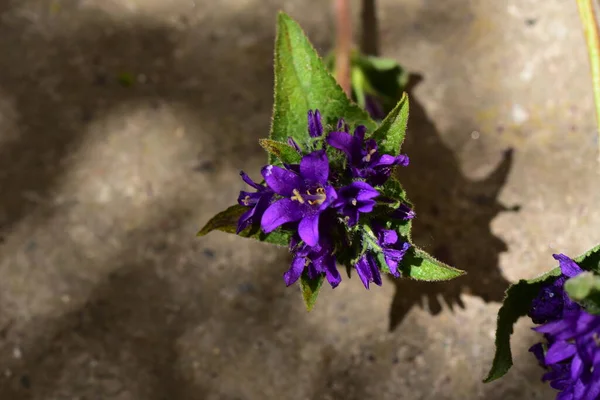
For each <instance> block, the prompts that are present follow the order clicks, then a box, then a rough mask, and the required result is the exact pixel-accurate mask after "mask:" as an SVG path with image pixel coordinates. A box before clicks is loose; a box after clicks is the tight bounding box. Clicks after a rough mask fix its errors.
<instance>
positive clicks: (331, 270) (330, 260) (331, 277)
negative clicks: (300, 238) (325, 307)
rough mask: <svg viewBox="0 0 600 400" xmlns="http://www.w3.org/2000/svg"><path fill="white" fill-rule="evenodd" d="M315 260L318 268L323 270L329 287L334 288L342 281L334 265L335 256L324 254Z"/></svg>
mask: <svg viewBox="0 0 600 400" xmlns="http://www.w3.org/2000/svg"><path fill="white" fill-rule="evenodd" d="M315 262H316V263H318V264H319V267H320V270H321V271H324V272H325V277H326V278H327V282H329V284H330V285H331V287H332V288H336V287H337V286H338V285H339V284H340V282H341V281H342V277H341V276H340V272H339V271H338V269H337V267H336V265H335V257H334V256H333V255H332V254H326V255H325V256H323V257H321V258H319V259H318V260H316V261H315Z"/></svg>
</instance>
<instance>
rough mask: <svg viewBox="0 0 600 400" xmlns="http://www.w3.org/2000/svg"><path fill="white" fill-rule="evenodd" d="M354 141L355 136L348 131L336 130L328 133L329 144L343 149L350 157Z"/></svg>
mask: <svg viewBox="0 0 600 400" xmlns="http://www.w3.org/2000/svg"><path fill="white" fill-rule="evenodd" d="M353 143H354V138H353V137H352V135H350V134H349V133H347V132H340V131H336V132H330V133H329V135H327V144H328V145H330V146H331V147H334V148H336V149H338V150H341V151H343V152H344V153H346V155H347V156H348V157H352V151H353V146H354V144H353Z"/></svg>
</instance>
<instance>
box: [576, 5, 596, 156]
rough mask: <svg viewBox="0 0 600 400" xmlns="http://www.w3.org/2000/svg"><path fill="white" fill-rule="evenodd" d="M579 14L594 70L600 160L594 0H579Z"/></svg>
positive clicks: (593, 81) (593, 80) (593, 86)
mask: <svg viewBox="0 0 600 400" xmlns="http://www.w3.org/2000/svg"><path fill="white" fill-rule="evenodd" d="M577 7H578V8H579V16H580V18H581V22H582V24H583V31H584V34H585V41H586V44H587V50H588V55H589V58H590V67H591V71H592V89H593V91H594V102H595V105H596V124H597V128H598V151H599V153H598V159H599V160H600V37H599V35H598V25H597V23H596V18H595V15H594V4H593V0H577Z"/></svg>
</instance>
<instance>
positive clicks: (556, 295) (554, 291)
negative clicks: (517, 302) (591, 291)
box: [528, 254, 583, 324]
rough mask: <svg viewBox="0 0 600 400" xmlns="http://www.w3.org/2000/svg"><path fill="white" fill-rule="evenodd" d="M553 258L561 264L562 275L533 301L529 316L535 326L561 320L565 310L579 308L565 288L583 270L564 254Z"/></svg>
mask: <svg viewBox="0 0 600 400" xmlns="http://www.w3.org/2000/svg"><path fill="white" fill-rule="evenodd" d="M552 257H554V259H555V260H557V261H558V262H559V265H560V269H561V272H562V275H561V276H560V277H559V278H558V279H556V280H555V281H554V282H553V283H552V284H550V285H546V286H544V287H542V289H541V290H540V293H539V294H538V296H537V297H536V298H535V299H533V301H532V303H531V309H530V310H529V314H528V315H529V317H531V319H532V321H533V323H535V324H543V323H545V322H548V321H551V320H553V319H558V318H561V317H562V315H563V309H571V308H573V307H575V308H578V307H579V306H578V305H577V303H575V302H574V301H573V300H571V299H570V298H569V296H568V295H567V293H566V292H565V290H564V288H563V286H564V284H565V281H566V280H567V278H572V277H574V276H576V275H578V274H580V273H581V272H583V270H582V269H581V268H580V267H579V266H578V265H577V264H576V263H575V261H573V260H571V259H570V258H569V257H567V256H565V255H564V254H554V255H552Z"/></svg>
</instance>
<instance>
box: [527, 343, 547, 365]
mask: <svg viewBox="0 0 600 400" xmlns="http://www.w3.org/2000/svg"><path fill="white" fill-rule="evenodd" d="M529 351H530V352H531V353H533V355H534V356H535V358H536V359H537V360H538V363H539V364H540V366H542V367H544V366H546V363H545V362H544V346H543V345H542V343H536V344H534V345H533V346H531V347H530V348H529Z"/></svg>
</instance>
